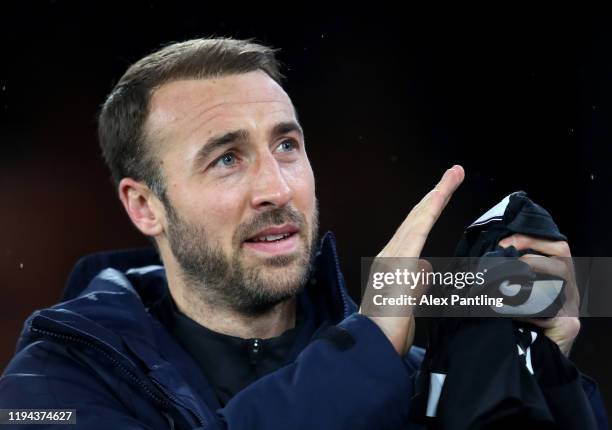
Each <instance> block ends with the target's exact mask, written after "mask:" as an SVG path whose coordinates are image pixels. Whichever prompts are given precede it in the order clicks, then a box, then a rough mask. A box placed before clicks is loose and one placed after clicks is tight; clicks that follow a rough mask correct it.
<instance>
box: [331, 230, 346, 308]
mask: <svg viewBox="0 0 612 430" xmlns="http://www.w3.org/2000/svg"><path fill="white" fill-rule="evenodd" d="M330 244H331V246H332V254H333V255H334V264H335V265H336V279H337V281H338V289H339V290H340V298H342V305H343V306H344V318H347V317H348V316H349V309H348V303H347V301H346V297H345V294H347V293H345V291H344V288H343V285H344V283H343V282H342V278H341V276H340V261H339V259H338V251H337V250H336V243H335V241H334V240H332V241H330Z"/></svg>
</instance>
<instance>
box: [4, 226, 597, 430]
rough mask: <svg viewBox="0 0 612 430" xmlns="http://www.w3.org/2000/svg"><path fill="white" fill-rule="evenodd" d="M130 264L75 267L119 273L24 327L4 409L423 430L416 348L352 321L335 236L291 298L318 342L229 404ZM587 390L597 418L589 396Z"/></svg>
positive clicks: (104, 425)
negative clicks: (155, 310) (403, 348)
mask: <svg viewBox="0 0 612 430" xmlns="http://www.w3.org/2000/svg"><path fill="white" fill-rule="evenodd" d="M134 258H136V259H138V256H134V255H132V256H129V255H126V254H122V256H121V259H120V260H121V261H123V262H124V263H123V264H122V263H121V261H119V262H118V263H117V261H116V260H115V261H114V262H113V261H112V260H113V259H112V255H109V254H106V255H103V256H96V257H92V258H88V259H86V260H81V261H80V262H79V263H78V264H77V269H76V272H73V275H72V278H71V279H72V280H73V281H74V279H78V280H81V281H82V280H87V279H88V278H89V277H90V275H89V274H88V272H90V273H94V272H95V273H97V268H99V267H100V264H103V265H106V266H110V267H115V268H107V269H105V270H103V271H101V272H100V273H99V274H97V275H96V276H95V277H94V278H93V280H91V282H88V284H87V287H86V288H85V289H84V290H83V291H80V292H78V294H77V291H75V283H74V282H73V283H72V285H69V291H68V292H67V293H66V294H67V296H75V295H76V297H75V298H71V299H69V300H67V301H64V302H62V303H59V304H57V305H55V306H52V307H50V308H48V309H43V310H40V311H36V312H35V313H34V314H33V315H32V316H31V317H29V318H28V320H27V321H26V323H25V326H24V330H23V333H22V335H21V337H20V340H19V342H18V346H17V353H16V355H15V357H14V358H13V360H12V361H11V362H10V363H9V365H8V367H7V368H6V369H5V371H4V373H3V375H2V378H1V379H0V408H5V409H8V408H74V409H76V410H77V412H76V417H77V427H78V428H84V429H113V428H116V429H170V428H176V429H315V428H316V429H351V430H356V429H406V428H418V427H417V426H416V425H414V424H410V423H409V422H408V412H409V407H410V399H411V397H412V395H413V378H414V375H415V372H416V371H417V369H418V367H419V366H420V362H421V360H422V358H423V350H422V349H420V348H417V347H413V348H411V350H410V352H409V354H407V355H406V357H404V358H403V359H402V358H400V356H399V355H398V354H397V352H396V351H395V350H394V349H393V347H392V346H391V344H390V342H389V341H388V340H387V338H386V337H385V335H384V334H383V333H382V332H381V330H380V329H379V328H378V327H377V326H376V325H375V324H374V323H373V322H372V321H371V320H370V319H368V318H367V317H364V316H362V315H359V314H357V313H356V310H357V307H356V305H355V303H354V302H353V301H352V300H351V298H350V297H349V295H348V293H347V290H346V287H345V284H344V279H343V277H342V274H341V272H340V267H339V262H338V256H337V254H336V248H335V242H334V239H333V236H332V235H331V234H330V233H327V234H326V235H325V237H324V238H323V240H322V244H321V248H320V250H319V252H318V255H317V260H316V264H315V267H316V270H315V273H314V275H313V277H312V278H311V281H310V283H309V284H308V286H307V288H306V289H305V290H304V292H302V293H300V295H299V297H298V299H299V300H300V304H301V305H302V306H307V307H308V309H309V312H310V314H311V317H313V318H314V321H315V322H316V323H317V324H318V330H317V332H316V334H315V336H313V337H312V338H308V339H303V338H299V337H298V339H297V340H296V351H295V359H294V360H293V361H292V362H291V363H290V364H288V365H287V366H285V367H282V368H281V369H279V370H277V371H276V372H273V373H271V374H268V375H266V376H264V377H263V378H261V379H259V380H258V381H256V382H254V383H253V384H251V385H249V386H248V387H247V388H245V389H244V390H242V391H241V392H239V393H238V394H237V395H236V396H235V397H233V398H232V399H231V400H230V401H229V402H228V403H227V405H225V407H220V406H219V403H218V401H217V400H216V397H215V394H214V392H213V390H212V388H211V387H210V384H209V383H208V382H207V380H206V376H205V375H204V374H203V373H202V371H201V370H200V368H199V367H198V366H197V364H196V363H195V361H194V360H193V359H192V358H191V357H190V356H189V355H188V354H187V353H186V352H185V351H184V350H183V349H182V348H181V347H180V346H179V344H178V343H177V342H176V341H175V340H174V339H173V338H172V337H171V336H170V334H169V333H168V331H167V330H166V329H165V327H164V326H163V324H162V323H161V322H160V321H159V320H157V319H156V318H154V317H153V316H152V313H151V312H149V310H150V309H151V308H152V307H154V306H155V304H156V303H157V302H158V301H159V300H160V298H161V297H162V296H163V294H166V293H167V286H166V282H165V272H164V270H163V268H162V267H161V266H155V265H153V266H145V267H140V268H136V269H131V270H125V269H126V267H125V261H128V260H129V261H135V260H134ZM101 261H102V262H103V263H100V262H101ZM77 285H78V284H77ZM77 289H78V288H77ZM222 365H223V361H222V358H221V359H220V366H222ZM588 390H591V392H588ZM196 393H197V394H196ZM587 393H588V394H589V395H590V396H591V397H592V398H593V399H594V401H595V406H594V407H595V408H599V409H601V401H600V398H599V397H598V394H597V392H596V389H595V387H594V386H590V388H587ZM600 413H603V409H601V410H600ZM60 427H61V426H57V425H56V426H53V427H51V428H55V429H57V428H60ZM7 428H8V427H7ZM66 428H75V427H74V426H66Z"/></svg>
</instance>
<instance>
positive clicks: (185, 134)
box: [145, 71, 295, 142]
mask: <svg viewBox="0 0 612 430" xmlns="http://www.w3.org/2000/svg"><path fill="white" fill-rule="evenodd" d="M245 115H246V116H249V117H250V119H253V116H257V117H259V118H260V119H263V118H265V117H266V116H268V115H275V118H279V117H283V118H291V119H293V118H295V111H294V109H293V105H292V103H291V100H290V99H289V96H288V95H287V93H285V91H284V90H283V89H282V88H281V87H280V86H279V85H278V84H277V83H276V82H275V81H274V80H273V79H271V78H270V77H269V76H268V75H267V74H265V73H264V72H262V71H256V72H249V73H243V74H238V75H230V76H224V77H220V78H211V79H194V80H180V81H173V82H169V83H167V84H164V85H162V86H161V87H160V88H158V89H157V90H156V91H155V92H154V93H153V95H152V97H151V101H150V109H149V116H148V118H147V124H146V126H145V129H146V130H147V133H148V134H149V135H150V136H152V137H153V138H154V141H157V142H160V140H161V141H164V140H167V139H168V138H171V139H172V140H173V141H174V142H177V141H179V142H180V141H184V140H188V139H189V138H190V137H191V136H193V135H194V134H198V135H201V134H202V133H204V134H213V133H216V132H218V131H219V130H221V129H223V128H225V127H235V126H245V124H241V123H240V122H241V121H244V119H245ZM246 125H248V124H246Z"/></svg>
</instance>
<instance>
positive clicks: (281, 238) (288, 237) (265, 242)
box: [243, 225, 299, 255]
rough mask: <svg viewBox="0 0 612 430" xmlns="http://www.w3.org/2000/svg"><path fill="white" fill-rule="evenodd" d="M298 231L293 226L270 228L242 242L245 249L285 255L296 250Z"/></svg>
mask: <svg viewBox="0 0 612 430" xmlns="http://www.w3.org/2000/svg"><path fill="white" fill-rule="evenodd" d="M298 233H299V229H298V228H297V227H295V226H293V225H284V226H280V227H271V228H268V229H265V230H262V231H260V232H259V233H257V234H255V235H254V236H252V237H250V238H249V239H247V240H245V241H244V243H243V244H244V246H245V247H246V248H249V249H252V250H254V251H258V252H262V253H265V254H273V255H279V254H287V253H290V252H293V251H294V250H295V249H296V248H297V244H298V240H299V234H298Z"/></svg>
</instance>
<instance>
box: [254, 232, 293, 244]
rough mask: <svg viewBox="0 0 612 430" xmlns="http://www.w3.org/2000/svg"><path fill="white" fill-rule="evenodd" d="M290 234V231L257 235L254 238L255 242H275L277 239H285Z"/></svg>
mask: <svg viewBox="0 0 612 430" xmlns="http://www.w3.org/2000/svg"><path fill="white" fill-rule="evenodd" d="M287 236H289V233H283V234H271V235H269V236H262V237H256V238H255V239H253V241H254V242H274V241H275V240H280V239H284V238H286V237H287Z"/></svg>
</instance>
